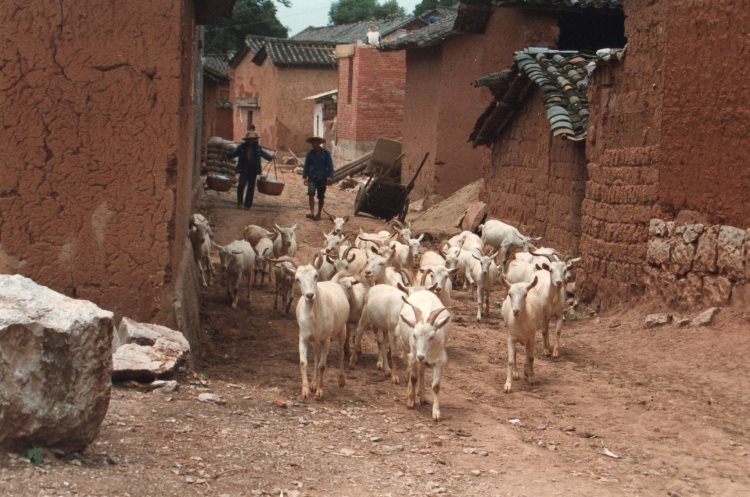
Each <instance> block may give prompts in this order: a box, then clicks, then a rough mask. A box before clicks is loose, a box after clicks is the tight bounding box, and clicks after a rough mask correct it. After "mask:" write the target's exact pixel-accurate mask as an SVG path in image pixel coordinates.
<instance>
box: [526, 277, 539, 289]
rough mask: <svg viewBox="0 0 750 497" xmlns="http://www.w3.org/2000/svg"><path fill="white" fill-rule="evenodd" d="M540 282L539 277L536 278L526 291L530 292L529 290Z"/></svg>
mask: <svg viewBox="0 0 750 497" xmlns="http://www.w3.org/2000/svg"><path fill="white" fill-rule="evenodd" d="M538 282H539V276H534V279H533V280H531V283H529V286H527V287H526V291H527V292H528V291H529V290H531V289H532V288H534V287H535V286H536V284H537V283H538Z"/></svg>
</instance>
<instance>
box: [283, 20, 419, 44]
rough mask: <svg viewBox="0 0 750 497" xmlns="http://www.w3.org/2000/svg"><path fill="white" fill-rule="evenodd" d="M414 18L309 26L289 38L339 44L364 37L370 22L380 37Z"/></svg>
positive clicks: (352, 41)
mask: <svg viewBox="0 0 750 497" xmlns="http://www.w3.org/2000/svg"><path fill="white" fill-rule="evenodd" d="M416 19H417V18H415V17H413V16H407V17H397V18H394V19H381V20H375V21H361V22H355V23H351V24H339V25H338V26H323V27H319V28H315V27H313V26H310V27H308V28H305V29H303V30H302V31H300V32H299V33H297V34H296V35H294V36H292V38H291V39H292V40H297V41H322V42H329V43H339V44H346V43H354V42H356V41H357V40H364V39H365V37H366V36H367V30H368V29H369V27H370V23H372V24H375V25H376V26H377V27H378V32H379V33H380V36H381V37H386V36H388V35H389V34H391V33H393V32H394V31H396V30H398V29H401V28H403V27H404V26H406V25H407V24H409V23H411V22H413V21H414V20H416Z"/></svg>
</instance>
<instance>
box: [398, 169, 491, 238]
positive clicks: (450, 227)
mask: <svg viewBox="0 0 750 497" xmlns="http://www.w3.org/2000/svg"><path fill="white" fill-rule="evenodd" d="M481 188H482V180H481V179H480V180H477V181H475V182H473V183H469V184H468V185H466V186H464V187H463V188H461V189H460V190H458V191H457V192H456V193H454V194H453V195H451V196H450V197H448V198H446V199H445V200H443V201H442V202H439V203H437V204H435V205H433V206H432V207H430V208H429V209H427V210H426V211H424V212H421V213H418V214H416V215H414V216H411V215H410V216H408V217H407V219H408V220H409V221H411V224H412V230H413V231H415V232H417V233H429V234H430V235H432V237H433V238H434V239H440V238H443V237H446V236H452V235H455V234H457V233H460V232H461V228H460V227H459V226H460V224H461V219H462V218H463V215H464V212H465V211H466V209H468V208H469V206H470V205H471V204H472V203H474V202H476V201H477V199H478V198H479V190H480V189H481Z"/></svg>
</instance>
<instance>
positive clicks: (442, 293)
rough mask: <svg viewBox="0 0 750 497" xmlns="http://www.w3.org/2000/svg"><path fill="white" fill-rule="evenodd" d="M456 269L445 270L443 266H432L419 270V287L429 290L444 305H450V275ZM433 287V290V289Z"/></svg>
mask: <svg viewBox="0 0 750 497" xmlns="http://www.w3.org/2000/svg"><path fill="white" fill-rule="evenodd" d="M456 271H457V269H455V268H454V269H447V268H446V267H445V266H440V265H437V266H432V267H428V268H424V269H422V270H421V279H420V286H422V287H423V288H425V289H430V291H433V292H434V293H435V295H437V296H438V297H439V298H440V301H441V302H442V303H443V304H444V305H449V304H450V303H451V298H452V297H451V293H452V292H453V282H452V281H451V275H453V273H455V272H456ZM433 286H434V289H433Z"/></svg>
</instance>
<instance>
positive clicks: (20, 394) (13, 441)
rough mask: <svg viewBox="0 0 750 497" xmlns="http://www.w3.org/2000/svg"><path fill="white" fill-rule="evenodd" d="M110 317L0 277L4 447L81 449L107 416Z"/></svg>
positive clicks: (0, 430) (26, 282)
mask: <svg viewBox="0 0 750 497" xmlns="http://www.w3.org/2000/svg"><path fill="white" fill-rule="evenodd" d="M112 334H113V315H112V313H111V312H109V311H105V310H102V309H100V308H99V307H97V306H96V305H95V304H93V303H92V302H89V301H86V300H76V299H72V298H69V297H66V296H65V295H62V294H60V293H57V292H55V291H54V290H51V289H49V288H47V287H45V286H41V285H38V284H36V283H35V282H33V281H32V280H30V279H29V278H25V277H23V276H20V275H13V276H10V275H0V449H1V448H7V449H11V450H23V449H24V448H28V447H33V446H38V447H48V448H54V449H59V450H62V451H80V450H83V449H84V448H85V447H86V446H87V445H88V444H90V443H91V442H92V441H93V440H94V438H95V437H96V435H97V433H99V427H100V425H101V423H102V420H103V419H104V416H105V414H106V413H107V408H108V407H109V399H110V389H111V380H110V377H111V374H112V349H111V347H112V345H111V344H112Z"/></svg>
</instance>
